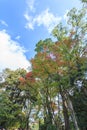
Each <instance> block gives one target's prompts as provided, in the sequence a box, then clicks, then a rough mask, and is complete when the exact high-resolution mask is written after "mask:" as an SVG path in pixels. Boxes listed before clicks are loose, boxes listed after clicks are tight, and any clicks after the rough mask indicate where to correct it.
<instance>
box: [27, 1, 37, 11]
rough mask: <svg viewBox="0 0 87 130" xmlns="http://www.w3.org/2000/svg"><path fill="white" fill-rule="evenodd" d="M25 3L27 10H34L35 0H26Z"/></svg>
mask: <svg viewBox="0 0 87 130" xmlns="http://www.w3.org/2000/svg"><path fill="white" fill-rule="evenodd" d="M26 3H27V7H28V10H30V11H32V12H34V11H35V7H34V4H35V0H26Z"/></svg>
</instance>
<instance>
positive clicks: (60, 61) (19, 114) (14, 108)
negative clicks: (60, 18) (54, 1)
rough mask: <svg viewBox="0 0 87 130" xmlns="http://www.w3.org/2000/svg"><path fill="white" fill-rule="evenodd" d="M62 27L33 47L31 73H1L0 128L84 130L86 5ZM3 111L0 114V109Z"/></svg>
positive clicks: (86, 124) (86, 119)
mask: <svg viewBox="0 0 87 130" xmlns="http://www.w3.org/2000/svg"><path fill="white" fill-rule="evenodd" d="M82 2H83V7H82V9H80V10H77V9H76V8H73V9H71V10H70V11H69V12H68V14H67V24H66V25H64V24H62V23H60V24H58V25H57V26H56V27H55V28H54V29H53V31H52V35H53V37H55V38H56V41H53V40H52V39H51V38H47V39H45V40H40V41H39V42H38V43H37V44H36V48H35V51H36V55H35V57H34V58H32V59H31V61H30V62H31V66H32V67H31V71H30V72H26V71H25V70H24V69H18V70H16V71H11V70H9V69H6V70H4V71H3V76H4V79H5V80H4V82H1V84H0V125H1V126H3V127H4V128H7V129H12V128H14V129H15V128H22V129H26V130H29V129H30V128H31V129H32V130H87V116H86V115H87V9H86V8H85V7H86V4H87V1H86V0H85V1H82ZM2 108H3V109H2Z"/></svg>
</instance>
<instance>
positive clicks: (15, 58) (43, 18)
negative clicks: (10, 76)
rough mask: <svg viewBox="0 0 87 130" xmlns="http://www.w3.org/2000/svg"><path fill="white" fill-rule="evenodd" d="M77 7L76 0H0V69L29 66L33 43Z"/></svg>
mask: <svg viewBox="0 0 87 130" xmlns="http://www.w3.org/2000/svg"><path fill="white" fill-rule="evenodd" d="M80 6H81V3H80V0H61V1H60V0H0V71H1V70H2V69H5V68H11V69H17V68H27V67H28V66H30V63H29V59H31V58H32V57H34V55H35V52H34V49H35V45H36V43H37V42H38V41H39V40H41V39H45V38H47V37H51V30H52V29H53V27H54V26H55V25H57V24H58V23H59V22H60V21H64V20H65V19H64V16H65V14H66V12H67V10H70V9H71V8H73V7H76V8H79V7H80Z"/></svg>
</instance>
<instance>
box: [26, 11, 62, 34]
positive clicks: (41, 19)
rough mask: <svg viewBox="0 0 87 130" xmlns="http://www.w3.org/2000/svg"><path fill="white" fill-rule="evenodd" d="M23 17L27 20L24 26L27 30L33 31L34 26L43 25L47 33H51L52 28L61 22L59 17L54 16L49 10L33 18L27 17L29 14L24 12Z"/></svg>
mask: <svg viewBox="0 0 87 130" xmlns="http://www.w3.org/2000/svg"><path fill="white" fill-rule="evenodd" d="M24 17H25V19H26V20H27V23H26V26H25V27H26V28H27V29H34V26H35V25H37V26H41V25H43V26H44V27H46V28H47V30H48V32H51V31H52V29H53V28H54V26H56V25H57V24H58V23H59V22H60V21H61V17H59V16H56V15H54V14H53V13H51V12H50V11H49V9H46V10H44V11H43V12H41V13H40V14H39V15H36V16H35V17H32V16H29V13H28V12H26V13H25V15H24Z"/></svg>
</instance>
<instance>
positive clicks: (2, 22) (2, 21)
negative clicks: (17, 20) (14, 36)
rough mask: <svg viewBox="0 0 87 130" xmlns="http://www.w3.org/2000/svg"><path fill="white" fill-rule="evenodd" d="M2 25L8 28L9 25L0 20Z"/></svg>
mask: <svg viewBox="0 0 87 130" xmlns="http://www.w3.org/2000/svg"><path fill="white" fill-rule="evenodd" d="M0 24H1V25H4V26H6V27H8V24H7V23H6V22H5V21H4V20H0Z"/></svg>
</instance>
